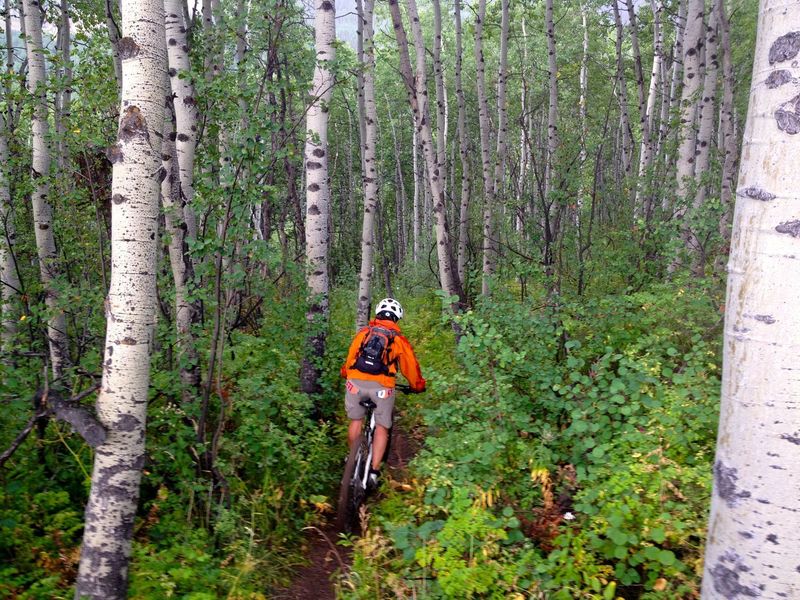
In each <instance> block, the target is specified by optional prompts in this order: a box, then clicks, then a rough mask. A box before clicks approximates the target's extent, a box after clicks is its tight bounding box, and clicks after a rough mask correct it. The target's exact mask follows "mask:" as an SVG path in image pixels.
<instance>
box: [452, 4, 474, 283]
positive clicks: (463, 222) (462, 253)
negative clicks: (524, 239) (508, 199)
mask: <svg viewBox="0 0 800 600" xmlns="http://www.w3.org/2000/svg"><path fill="white" fill-rule="evenodd" d="M453 16H454V19H455V25H456V57H455V58H456V64H455V85H456V100H457V102H458V154H459V158H460V159H461V203H460V210H459V219H458V266H457V270H458V279H459V281H464V275H465V271H466V267H467V242H468V239H467V238H468V236H469V184H470V168H469V142H468V140H467V108H466V107H467V103H466V99H465V98H464V88H463V86H462V83H461V65H462V62H463V54H464V51H463V46H462V31H461V0H455V10H454V15H453ZM453 170H455V167H454V168H453Z"/></svg>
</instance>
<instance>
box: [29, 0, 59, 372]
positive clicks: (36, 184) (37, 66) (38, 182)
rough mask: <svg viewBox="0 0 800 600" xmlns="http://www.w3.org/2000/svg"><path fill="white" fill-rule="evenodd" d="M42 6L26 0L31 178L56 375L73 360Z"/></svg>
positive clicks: (34, 215)
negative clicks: (62, 284)
mask: <svg viewBox="0 0 800 600" xmlns="http://www.w3.org/2000/svg"><path fill="white" fill-rule="evenodd" d="M41 10H42V7H41V5H40V4H39V1H38V0H24V1H23V11H24V21H25V31H26V36H25V45H26V48H27V53H28V89H29V91H30V94H31V96H32V97H33V98H34V109H33V118H32V127H31V128H32V132H33V142H32V143H33V160H32V163H31V179H32V184H33V192H32V194H31V203H32V205H33V224H34V232H35V236H36V252H37V255H38V258H39V273H40V276H41V279H42V286H43V287H44V290H45V304H46V305H47V310H48V312H49V313H50V314H49V317H48V321H47V339H48V344H49V347H50V363H51V368H52V371H53V376H54V377H56V378H58V377H60V376H61V374H62V372H63V370H64V368H65V366H66V364H67V363H68V362H69V354H68V340H67V321H66V318H65V317H64V312H63V310H62V309H61V308H60V307H59V303H58V290H57V286H58V279H59V277H60V275H61V273H60V267H59V264H58V253H57V251H56V242H55V237H54V235H53V207H52V205H51V204H50V198H49V194H50V148H49V147H48V139H49V135H50V134H49V130H50V126H49V123H48V119H49V109H48V106H47V74H46V72H45V59H44V50H43V48H42V21H41Z"/></svg>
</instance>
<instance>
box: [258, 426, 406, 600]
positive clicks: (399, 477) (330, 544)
mask: <svg viewBox="0 0 800 600" xmlns="http://www.w3.org/2000/svg"><path fill="white" fill-rule="evenodd" d="M403 425H404V423H403V422H402V421H401V420H399V419H398V421H397V422H395V425H394V431H393V432H392V443H391V447H390V448H389V457H388V459H387V461H386V467H385V473H384V478H385V482H384V485H386V484H388V485H390V486H392V487H400V486H404V485H407V483H406V480H407V478H408V463H409V461H410V460H411V459H412V458H413V457H414V455H415V454H416V453H417V451H418V450H419V448H420V447H421V446H422V438H421V437H420V436H419V435H417V432H414V431H409V430H407V429H406V428H404V427H403ZM378 500H379V497H378V498H376V497H372V498H370V499H369V501H368V504H367V507H368V508H369V506H371V505H374V504H375V502H377V501H378ZM338 540H339V533H338V532H337V531H336V528H335V526H334V525H333V523H332V522H328V523H326V524H325V525H322V526H321V527H318V528H317V527H314V528H310V529H309V530H308V531H307V534H306V540H305V550H304V554H305V556H306V557H307V559H308V563H307V564H305V565H303V566H301V567H300V568H299V569H298V570H297V572H296V573H295V576H294V579H293V581H292V583H291V585H289V586H288V587H287V588H285V589H283V590H279V591H276V592H275V593H274V594H273V596H272V597H273V598H274V599H275V600H310V599H314V600H334V599H335V598H336V593H335V575H336V574H337V573H341V572H343V571H345V570H346V569H347V568H348V567H349V566H350V559H351V557H350V549H349V548H345V547H342V546H340V545H338V544H337V541H338Z"/></svg>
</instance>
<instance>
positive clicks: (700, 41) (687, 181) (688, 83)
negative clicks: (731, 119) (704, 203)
mask: <svg viewBox="0 0 800 600" xmlns="http://www.w3.org/2000/svg"><path fill="white" fill-rule="evenodd" d="M704 14H705V8H704V3H703V0H689V4H688V7H687V16H686V31H685V34H684V40H683V48H684V54H683V91H682V93H681V109H680V131H679V134H678V135H679V139H680V145H679V147H678V162H677V173H676V177H677V183H678V188H677V189H678V192H677V193H678V202H679V203H680V207H679V208H678V210H677V211H676V214H677V215H678V217H679V218H682V217H683V215H684V214H685V213H686V208H687V204H686V202H687V200H688V199H687V194H688V193H689V189H690V187H691V182H692V179H693V177H694V164H695V155H694V152H695V142H696V140H697V132H696V129H695V124H696V121H697V107H698V101H697V100H698V98H697V96H698V92H699V90H700V86H701V85H702V81H701V77H700V76H701V75H702V73H701V70H700V67H701V61H702V52H703V45H704V43H705V35H704V33H705V30H704V28H703V16H704Z"/></svg>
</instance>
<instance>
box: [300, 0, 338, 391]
mask: <svg viewBox="0 0 800 600" xmlns="http://www.w3.org/2000/svg"><path fill="white" fill-rule="evenodd" d="M314 36H315V40H316V42H315V47H316V51H317V57H316V60H317V63H316V67H315V68H314V80H313V82H312V85H311V98H310V105H309V108H308V112H307V116H306V130H307V133H306V146H305V176H306V282H307V285H308V293H309V307H308V312H307V313H306V321H307V322H308V326H309V337H308V344H307V345H308V347H307V348H306V354H305V356H304V358H303V366H302V369H301V373H300V385H301V389H302V390H303V391H304V392H305V393H308V394H312V393H317V392H318V391H319V389H320V384H319V377H320V373H321V364H320V361H321V360H322V356H323V355H324V354H325V340H326V334H327V327H328V291H329V285H330V284H329V280H328V247H329V245H330V227H329V219H330V188H329V186H328V114H329V113H328V105H329V103H330V101H331V96H332V95H333V85H334V77H333V70H332V68H331V66H332V65H331V63H332V62H333V60H334V58H335V46H334V41H335V40H336V7H335V5H334V0H317V4H316V11H315V13H314Z"/></svg>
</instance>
